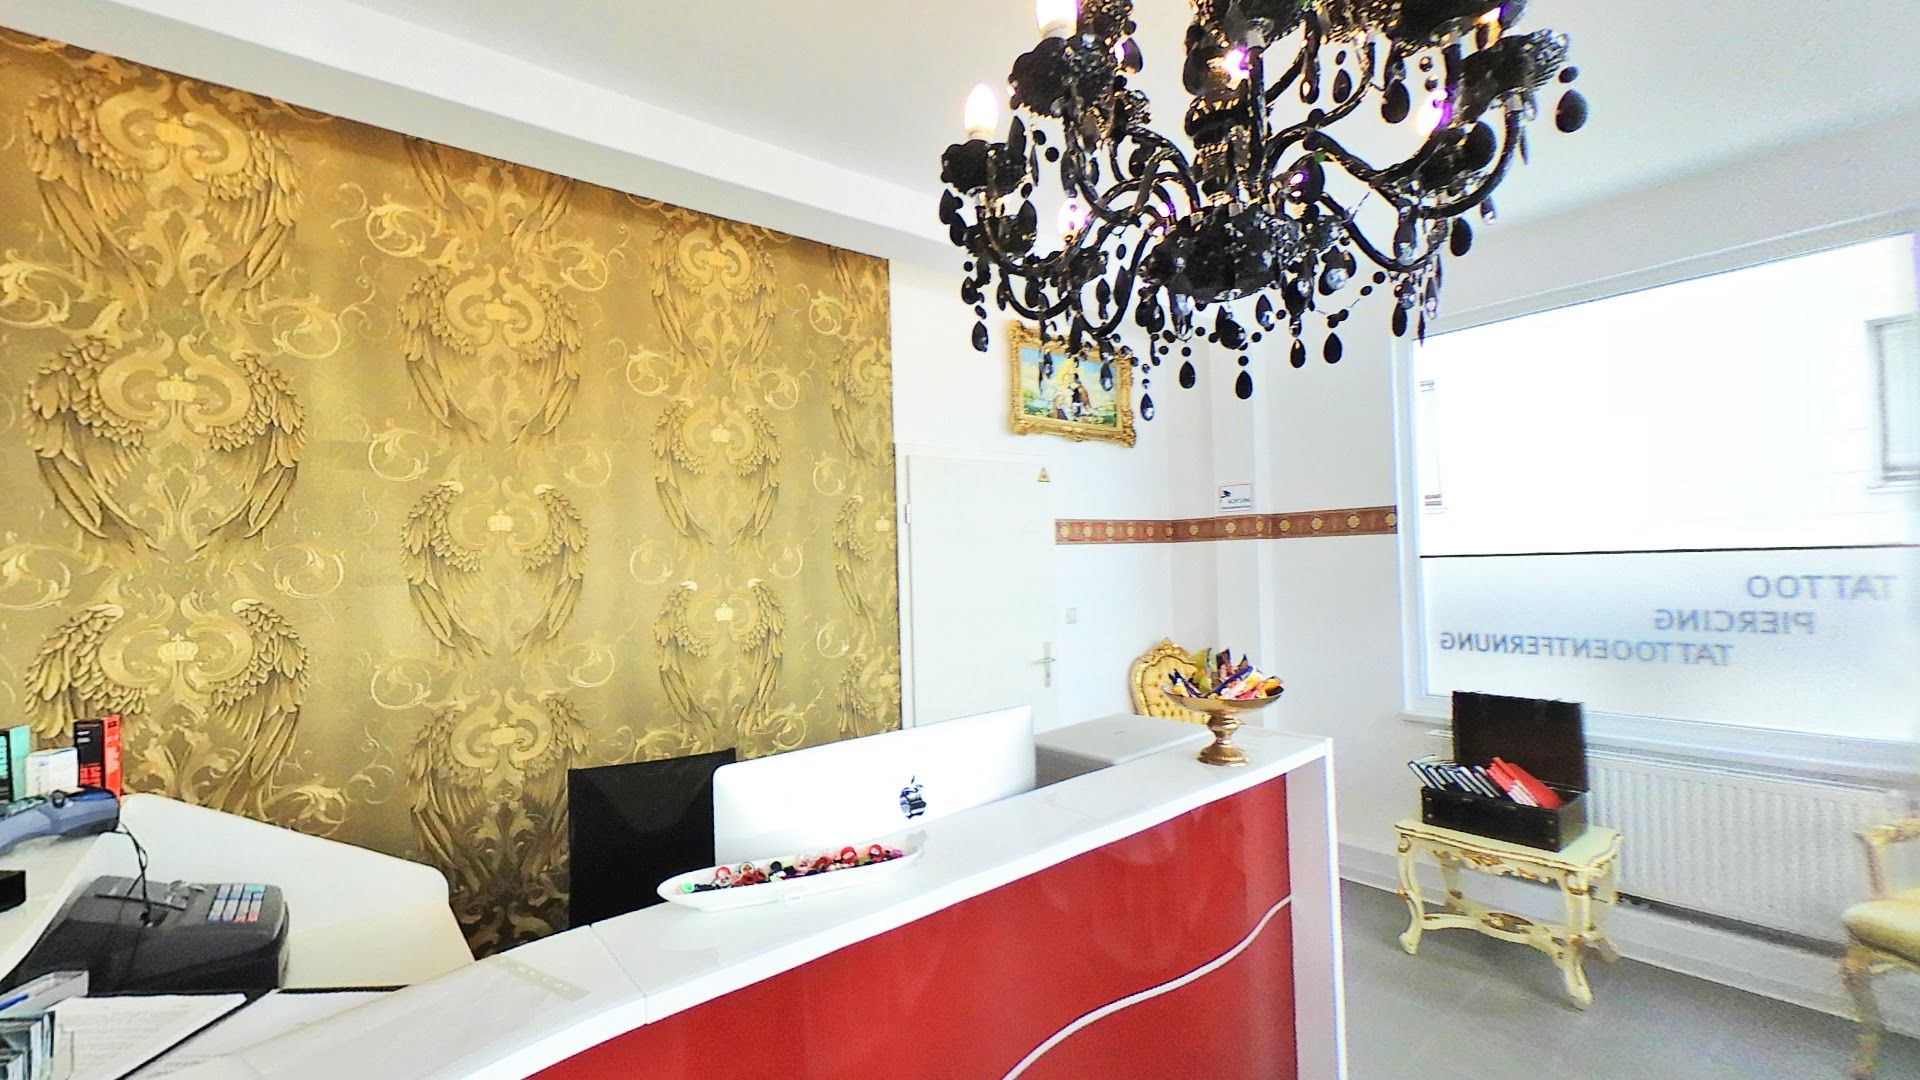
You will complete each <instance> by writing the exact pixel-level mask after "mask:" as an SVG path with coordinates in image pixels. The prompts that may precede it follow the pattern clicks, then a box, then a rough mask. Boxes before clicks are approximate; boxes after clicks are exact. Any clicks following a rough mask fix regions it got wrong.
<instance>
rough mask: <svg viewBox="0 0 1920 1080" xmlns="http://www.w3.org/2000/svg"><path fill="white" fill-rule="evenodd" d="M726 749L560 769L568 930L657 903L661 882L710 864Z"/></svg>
mask: <svg viewBox="0 0 1920 1080" xmlns="http://www.w3.org/2000/svg"><path fill="white" fill-rule="evenodd" d="M734 760H735V755H734V752H733V750H731V749H727V750H715V751H714V752H713V753H710V754H695V755H693V756H691V757H682V758H665V759H662V760H660V761H636V762H633V763H632V764H628V765H602V766H599V767H597V768H592V769H570V770H568V771H567V797H568V799H569V800H570V801H571V809H570V811H569V816H570V824H569V827H568V833H569V836H568V844H569V846H570V848H571V853H570V857H571V859H572V878H573V896H572V900H571V903H570V906H569V921H570V925H573V926H586V925H588V924H589V923H596V922H600V921H601V920H603V919H611V918H613V917H614V916H615V915H624V914H626V913H627V912H629V911H638V910H639V909H641V908H644V907H651V906H652V905H654V904H658V903H663V901H662V900H661V899H660V895H659V894H658V893H656V892H655V891H654V890H655V889H656V888H657V887H658V886H659V884H660V883H661V882H662V881H665V880H666V879H668V878H670V877H672V876H674V875H675V874H684V873H686V872H687V871H689V870H699V869H702V868H704V867H708V866H712V865H713V772H714V770H715V769H718V768H719V767H720V766H722V765H731V764H733V762H734Z"/></svg>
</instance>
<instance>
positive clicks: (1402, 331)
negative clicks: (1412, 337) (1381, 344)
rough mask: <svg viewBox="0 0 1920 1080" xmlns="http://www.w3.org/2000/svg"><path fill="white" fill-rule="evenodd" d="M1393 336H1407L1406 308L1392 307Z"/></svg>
mask: <svg viewBox="0 0 1920 1080" xmlns="http://www.w3.org/2000/svg"><path fill="white" fill-rule="evenodd" d="M1393 336H1394V337H1406V336H1407V309H1406V308H1403V307H1397V308H1394V309H1393Z"/></svg>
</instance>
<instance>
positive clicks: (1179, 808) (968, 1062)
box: [178, 721, 1344, 1080]
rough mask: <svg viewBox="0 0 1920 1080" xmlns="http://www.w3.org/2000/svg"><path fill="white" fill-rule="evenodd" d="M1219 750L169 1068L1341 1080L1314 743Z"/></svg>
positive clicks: (1258, 735)
mask: <svg viewBox="0 0 1920 1080" xmlns="http://www.w3.org/2000/svg"><path fill="white" fill-rule="evenodd" d="M1147 722H1148V723H1154V722H1152V721H1147ZM1189 730H1190V729H1189ZM1043 739H1044V737H1043ZM1238 741H1239V742H1240V744H1241V745H1242V746H1243V747H1244V748H1245V749H1246V751H1247V754H1248V756H1249V758H1250V759H1251V764H1250V765H1248V766H1247V767H1245V768H1240V769H1221V768H1214V767H1210V766H1206V765H1202V764H1200V763H1199V762H1197V761H1196V760H1194V755H1193V749H1192V747H1191V746H1184V745H1183V746H1176V747H1172V748H1169V749H1166V750H1162V751H1158V752H1154V753H1149V754H1146V755H1145V756H1140V757H1135V758H1133V759H1132V760H1126V761H1122V762H1120V763H1118V764H1114V765H1112V766H1110V767H1106V768H1100V769H1096V770H1095V771H1091V772H1087V773H1084V774H1083V775H1079V776H1075V777H1072V778H1070V779H1066V780H1063V781H1061V782H1059V783H1056V784H1053V785H1050V786H1047V787H1043V788H1040V789H1037V790H1034V791H1031V792H1027V793H1025V794H1022V795H1017V796H1014V797H1012V798H1007V799H1003V800H1000V801H998V802H994V803H990V804H988V805H985V806H981V807H978V808H975V809H972V810H967V811H965V812H962V813H957V814H954V815H953V816H951V817H947V818H943V819H941V820H938V821H933V822H930V823H927V824H926V825H924V826H923V827H922V828H920V829H918V830H912V831H908V832H903V833H901V834H898V837H897V839H904V840H906V841H908V842H910V843H913V844H916V845H919V846H921V847H922V848H923V849H924V853H923V855H922V856H921V857H920V858H919V859H918V860H917V861H916V862H915V863H914V864H912V865H911V866H909V867H906V868H904V869H903V870H902V871H901V872H900V873H898V874H896V875H894V876H892V877H889V878H887V879H886V880H884V881H880V882H878V883H876V884H873V885H870V886H863V887H858V888H850V889H846V890H843V891H839V892H834V893H828V894H822V895H817V896H813V897H808V898H806V899H803V900H799V901H796V902H793V903H789V904H774V905H767V906H761V907H752V908H743V909H739V910H736V911H731V912H717V913H702V912H696V911H692V910H688V909H685V908H681V907H678V906H675V905H662V906H657V907H653V908H648V909H645V910H642V911H638V912H634V913H632V914H629V915H624V916H621V917H619V918H615V919H610V920H607V921H606V922H602V923H597V924H595V925H593V926H589V927H581V928H576V929H574V930H571V931H568V932H566V933H563V934H558V935H555V936H553V937H550V938H547V939H545V940H542V941H539V942H535V943H533V944H530V945H527V946H523V947H521V948H518V949H514V950H512V951H510V952H507V953H503V954H501V955H499V956H495V957H492V958H490V959H487V960H485V961H482V962H480V963H476V964H473V965H471V966H470V967H467V968H465V969H462V970H460V971H457V972H454V973H453V974H451V975H449V976H446V977H443V978H440V979H436V980H434V981H431V982H427V983H424V984H421V985H418V986H413V987H410V988H408V989H405V990H402V991H398V992H396V993H393V994H391V995H388V996H386V997H384V998H381V999H379V1000H377V1001H374V1002H372V1003H369V1004H367V1005H364V1006H361V1007H359V1008H356V1009H353V1010H351V1011H350V1012H347V1013H344V1014H341V1015H340V1016H338V1017H336V1018H334V1019H332V1020H328V1021H325V1022H322V1023H320V1024H316V1025H313V1026H311V1027H308V1028H304V1029H301V1030H299V1031H295V1032H293V1033H290V1034H288V1035H285V1036H282V1037H280V1038H278V1039H275V1040H272V1041H269V1042H266V1043H262V1044H260V1045H258V1046H256V1047H254V1048H253V1049H251V1050H248V1051H245V1052H243V1053H240V1054H237V1055H234V1056H232V1057H229V1058H226V1059H222V1060H220V1061H216V1062H214V1063H211V1064H209V1065H205V1066H202V1067H199V1068H197V1069H195V1070H192V1071H191V1072H188V1073H182V1074H178V1075H182V1076H195V1077H203V1078H206V1077H249V1078H251V1077H276V1078H285V1077H293V1078H299V1077H316V1078H317V1077H322V1076H326V1077H337V1076H356V1075H365V1076H381V1077H392V1078H403V1077H419V1078H427V1077H448V1078H451V1077H489V1078H491V1077H500V1078H506V1077H527V1076H539V1077H543V1078H551V1080H572V1078H582V1080H586V1078H613V1077H622V1078H629V1077H681V1076H696V1075H736V1076H768V1075H791V1076H808V1077H889V1078H894V1077H975V1076H978V1077H1011V1076H1026V1077H1033V1078H1041V1077H1083V1076H1095V1075H1098V1076H1207V1077H1250V1078H1251V1077H1260V1078H1277V1077H1301V1078H1312V1080H1323V1078H1336V1077H1340V1076H1343V1075H1344V1064H1343V1061H1344V1051H1343V1036H1342V1017H1341V996H1340V961H1339V957H1340V933H1339V919H1338V893H1337V887H1336V882H1335V875H1334V868H1333V853H1334V849H1333V813H1332V806H1331V793H1332V787H1333V785H1332V776H1331V770H1332V762H1331V759H1330V756H1329V748H1328V745H1327V743H1326V741H1325V740H1321V739H1314V738H1307V737H1302V736H1295V735H1287V734H1281V733H1277V732H1269V731H1260V730H1247V731H1243V732H1242V733H1241V734H1240V736H1239V740H1238ZM849 839H850V840H851V839H854V838H849Z"/></svg>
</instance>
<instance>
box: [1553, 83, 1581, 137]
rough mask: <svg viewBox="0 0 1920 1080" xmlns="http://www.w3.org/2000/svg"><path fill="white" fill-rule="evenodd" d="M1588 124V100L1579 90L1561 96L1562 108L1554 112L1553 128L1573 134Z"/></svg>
mask: <svg viewBox="0 0 1920 1080" xmlns="http://www.w3.org/2000/svg"><path fill="white" fill-rule="evenodd" d="M1586 124H1587V99H1586V97H1585V96H1584V95H1582V94H1581V93H1580V91H1578V90H1569V91H1567V92H1566V93H1564V94H1562V95H1560V106H1559V107H1558V108H1556V109H1554V110H1553V126H1554V127H1557V128H1559V129H1560V130H1561V131H1565V132H1568V133H1572V132H1575V131H1579V130H1580V129H1581V128H1583V127H1585V126H1586Z"/></svg>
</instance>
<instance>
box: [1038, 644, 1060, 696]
mask: <svg viewBox="0 0 1920 1080" xmlns="http://www.w3.org/2000/svg"><path fill="white" fill-rule="evenodd" d="M1034 663H1036V664H1039V665H1040V672H1041V681H1040V685H1041V686H1052V685H1053V665H1054V663H1055V661H1054V658H1053V643H1052V642H1047V643H1046V644H1045V645H1042V646H1041V647H1040V659H1038V660H1035V661H1034Z"/></svg>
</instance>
